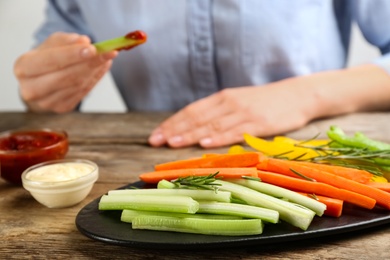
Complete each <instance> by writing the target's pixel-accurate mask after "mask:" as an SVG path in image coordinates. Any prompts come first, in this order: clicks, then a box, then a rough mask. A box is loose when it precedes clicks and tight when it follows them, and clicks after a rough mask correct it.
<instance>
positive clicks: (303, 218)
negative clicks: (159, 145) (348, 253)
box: [76, 127, 390, 249]
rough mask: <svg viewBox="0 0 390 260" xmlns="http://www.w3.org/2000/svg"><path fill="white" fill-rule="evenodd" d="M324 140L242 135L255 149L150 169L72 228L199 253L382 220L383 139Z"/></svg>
mask: <svg viewBox="0 0 390 260" xmlns="http://www.w3.org/2000/svg"><path fill="white" fill-rule="evenodd" d="M328 136H329V137H330V139H331V142H329V141H328V140H326V143H325V145H324V144H321V145H320V146H318V141H320V142H323V141H321V140H318V141H316V140H315V146H311V147H307V144H305V145H304V146H302V145H301V144H300V143H298V145H296V143H297V142H296V141H295V140H290V139H288V138H287V139H286V138H283V137H282V138H278V140H277V141H276V139H274V142H268V141H264V140H261V139H258V138H255V137H252V136H249V135H247V136H246V137H245V141H246V142H247V144H248V145H249V146H250V147H251V148H253V149H255V152H253V151H248V150H244V149H243V148H242V147H237V146H236V147H231V149H229V152H228V154H206V155H204V156H202V157H201V158H191V159H187V160H179V161H173V162H167V163H162V164H159V165H155V167H154V168H155V170H154V171H152V172H148V173H143V174H141V175H140V176H139V177H140V179H141V180H142V181H140V182H136V183H132V184H129V185H127V186H125V187H122V188H120V189H118V190H113V191H109V192H108V193H107V194H104V195H102V196H101V197H99V198H97V199H96V200H94V201H92V202H91V203H90V204H88V205H87V206H85V207H84V208H83V209H82V210H81V211H80V212H79V213H78V215H77V217H76V226H77V228H78V230H79V231H80V232H81V233H82V234H84V235H85V236H87V237H90V238H92V239H95V240H98V241H102V242H106V243H110V244H116V245H122V246H133V247H145V248H164V249H167V248H169V249H186V248H188V249H190V248H193V249H200V248H220V247H226V246H229V247H234V246H241V247H242V246H253V245H264V244H277V243H282V242H287V241H295V240H303V239H311V238H318V237H325V236H331V235H336V234H342V233H348V232H352V231H358V230H362V229H368V228H371V227H375V226H379V225H384V224H388V223H390V194H389V193H388V192H390V189H389V188H390V183H389V175H388V173H389V172H390V144H385V143H381V142H377V141H374V140H370V139H368V138H367V137H365V136H364V135H362V134H360V133H358V134H356V135H355V136H354V137H352V138H351V137H348V136H346V135H345V134H344V133H343V132H342V130H341V129H339V128H337V127H333V128H331V130H330V131H329V132H328ZM281 140H282V142H283V144H282V145H280V141H281ZM286 141H287V143H286ZM291 141H293V142H291ZM305 142H306V141H305ZM332 145H333V147H335V148H332ZM334 145H336V146H334ZM340 148H341V149H340ZM280 149H282V151H280ZM285 149H288V152H284V151H283V150H285ZM302 149H303V150H302ZM314 149H320V150H314ZM329 149H330V150H329ZM291 151H292V153H291ZM302 151H303V152H304V153H302ZM329 151H331V152H329ZM280 152H282V153H280ZM294 153H295V154H294ZM278 154H282V155H283V157H280V156H279V155H278ZM297 155H298V156H297ZM275 156H276V157H275ZM288 156H290V158H288ZM305 157H306V158H309V160H310V161H311V162H307V159H305ZM316 160H317V161H316ZM299 161H301V162H299ZM305 161H306V162H305ZM340 163H342V165H340ZM326 164H328V165H326ZM356 166H358V167H356ZM363 167H364V168H363ZM378 173H379V174H380V175H377V174H378ZM382 174H383V175H382ZM384 174H387V175H384ZM282 176H283V177H282ZM221 178H222V179H223V178H225V180H222V179H221ZM209 189H212V190H214V191H210V190H209ZM207 190H208V191H207ZM300 192H301V193H300ZM302 192H304V193H302ZM305 192H308V193H305ZM223 193H224V194H223ZM221 195H224V196H221ZM226 195H227V197H226ZM317 195H323V196H326V197H323V196H317ZM173 196H176V197H173ZM328 196H329V197H328ZM327 197H328V198H327ZM172 198H176V199H172ZM326 198H327V199H326ZM204 200H206V201H204ZM208 201H211V202H208ZM344 201H345V203H343V202H344ZM331 202H332V203H334V204H332V203H331ZM243 204H244V205H243ZM335 205H337V206H335ZM182 206H184V208H183V207H182ZM328 206H329V208H328ZM180 213H185V214H184V215H183V214H182V215H180ZM198 213H200V214H198ZM202 213H206V214H205V215H204V214H202ZM207 213H211V216H210V215H207ZM167 214H168V215H167ZM221 215H223V219H221V218H220V217H221ZM210 217H212V219H209V218H210ZM217 217H218V218H219V219H216V218H217ZM231 217H233V218H236V217H239V220H238V219H231ZM229 219H230V220H229ZM279 220H282V221H279ZM263 221H264V222H265V223H263ZM264 224H265V225H264ZM158 230H159V231H158ZM163 230H164V231H163ZM162 231H163V232H162ZM175 231H176V232H175Z"/></svg>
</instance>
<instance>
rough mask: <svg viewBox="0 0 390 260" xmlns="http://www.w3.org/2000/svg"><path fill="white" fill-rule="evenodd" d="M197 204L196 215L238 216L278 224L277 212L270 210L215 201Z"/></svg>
mask: <svg viewBox="0 0 390 260" xmlns="http://www.w3.org/2000/svg"><path fill="white" fill-rule="evenodd" d="M198 202H199V210H198V211H197V213H208V214H224V215H232V216H240V217H244V218H258V219H261V220H263V221H266V222H270V223H278V221H279V212H277V211H276V210H272V209H266V208H260V207H256V206H250V205H242V204H235V203H226V202H216V201H198Z"/></svg>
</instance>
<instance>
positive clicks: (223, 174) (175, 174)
mask: <svg viewBox="0 0 390 260" xmlns="http://www.w3.org/2000/svg"><path fill="white" fill-rule="evenodd" d="M216 172H218V175H217V177H220V178H224V179H229V178H230V179H231V178H241V177H242V176H250V177H257V169H256V168H255V167H247V168H196V169H177V170H164V171H154V172H146V173H142V174H141V175H140V176H139V178H140V179H141V180H142V181H144V182H146V183H158V182H159V181H161V180H168V181H169V180H174V179H177V178H179V177H187V176H207V175H210V174H214V173H216Z"/></svg>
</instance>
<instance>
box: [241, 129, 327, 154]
mask: <svg viewBox="0 0 390 260" xmlns="http://www.w3.org/2000/svg"><path fill="white" fill-rule="evenodd" d="M244 140H245V142H246V143H247V144H248V145H249V146H250V147H252V148H253V149H255V150H257V151H260V152H262V153H264V154H266V155H269V156H275V155H281V154H283V156H284V157H286V158H288V159H294V158H297V157H299V158H300V159H302V160H305V159H310V158H313V157H317V156H319V155H321V153H319V152H318V151H315V150H313V149H310V148H303V147H297V146H295V144H298V143H300V142H301V141H298V140H294V139H292V138H289V137H285V136H277V137H275V138H274V140H273V141H267V140H265V139H262V138H258V137H255V136H252V135H250V134H244ZM313 141H314V140H313ZM313 141H308V142H305V145H308V146H309V145H313V146H318V145H325V144H327V143H328V142H329V141H328V140H317V141H315V142H313Z"/></svg>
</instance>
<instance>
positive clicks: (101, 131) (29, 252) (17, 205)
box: [0, 112, 390, 259]
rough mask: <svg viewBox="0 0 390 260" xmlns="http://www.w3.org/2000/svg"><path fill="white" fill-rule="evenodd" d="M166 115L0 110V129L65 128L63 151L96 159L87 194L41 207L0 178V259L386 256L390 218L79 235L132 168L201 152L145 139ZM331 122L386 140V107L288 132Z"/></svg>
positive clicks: (298, 134)
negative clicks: (83, 215)
mask: <svg viewBox="0 0 390 260" xmlns="http://www.w3.org/2000/svg"><path fill="white" fill-rule="evenodd" d="M168 115H169V114H157V113H125V114H94V113H91V114H82V113H71V114H66V115H47V114H44V115H43V114H32V113H13V112H2V113H0V131H6V130H10V129H21V128H41V127H47V128H56V129H64V130H66V131H67V133H68V134H69V138H70V150H69V153H68V155H67V157H68V158H82V159H89V160H92V161H95V162H96V163H97V164H98V165H99V170H100V176H99V180H98V181H97V182H96V184H95V185H94V187H93V189H92V191H91V193H90V194H89V195H88V197H87V198H86V199H85V200H84V201H82V202H81V203H80V204H78V205H76V206H73V207H70V208H65V209H49V208H46V207H44V206H42V205H41V204H39V203H38V202H36V201H35V200H34V199H33V198H32V197H31V196H30V194H29V193H28V192H27V191H26V190H24V189H23V188H22V187H21V186H14V185H11V184H8V183H6V182H5V181H3V180H0V238H1V241H0V259H390V243H389V242H390V225H382V226H379V227H375V228H371V229H366V230H362V231H359V232H352V233H347V234H343V235H338V236H331V237H323V238H319V239H315V240H310V241H307V240H304V241H297V242H289V243H282V244H274V245H267V246H251V247H248V248H224V249H214V250H212V249H210V250H209V249H208V250H202V251H198V250H181V249H180V248H177V250H156V249H139V248H130V247H120V246H115V245H110V244H106V243H103V242H99V241H95V240H92V239H90V238H87V237H85V236H84V235H82V234H81V233H80V232H79V231H78V230H77V228H76V226H75V217H76V215H77V213H78V212H79V211H80V209H82V208H83V206H85V205H86V204H88V203H89V202H91V201H92V200H94V199H96V198H97V197H99V196H101V195H102V194H104V193H106V192H107V191H108V190H111V189H116V188H118V187H121V186H123V185H126V184H128V183H131V182H135V181H138V175H139V174H140V173H142V172H145V171H150V170H152V167H153V165H154V164H156V163H161V162H166V161H171V160H176V159H184V158H189V157H193V156H198V155H201V154H202V153H204V152H205V150H202V149H200V148H199V147H190V148H185V149H170V148H166V147H164V148H151V147H149V146H148V144H147V138H148V135H149V133H150V132H151V130H152V129H153V128H154V127H155V126H156V125H157V124H158V123H159V122H161V121H162V120H163V119H164V118H166V117H167V116H168ZM331 124H336V125H338V126H340V127H342V128H343V129H344V130H345V131H346V132H347V133H353V132H355V131H363V132H364V133H366V134H367V135H368V136H370V137H372V138H376V139H379V140H383V141H388V142H390V114H389V113H363V114H353V115H348V116H341V117H337V118H332V119H323V120H319V121H316V122H313V123H311V124H310V125H308V126H307V127H305V128H302V129H300V130H298V131H294V132H291V133H288V134H287V135H288V136H291V137H294V138H299V139H307V138H311V137H313V136H315V135H317V134H320V137H325V131H326V130H327V129H328V128H329V125H331ZM227 149H228V148H227V147H224V148H219V149H211V150H207V152H226V151H227Z"/></svg>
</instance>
